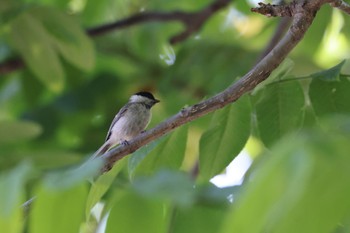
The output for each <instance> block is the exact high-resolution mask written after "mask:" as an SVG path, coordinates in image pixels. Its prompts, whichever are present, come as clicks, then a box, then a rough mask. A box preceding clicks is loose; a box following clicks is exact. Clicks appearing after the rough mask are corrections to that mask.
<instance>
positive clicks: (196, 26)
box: [0, 0, 231, 75]
mask: <svg viewBox="0 0 350 233" xmlns="http://www.w3.org/2000/svg"><path fill="white" fill-rule="evenodd" d="M230 1H231V0H214V2H212V3H211V4H210V5H208V6H207V7H205V8H203V9H202V10H199V11H197V12H182V11H173V12H169V13H165V12H143V13H139V14H135V15H133V16H131V17H129V18H126V19H122V20H119V21H116V22H113V23H109V24H104V25H101V26H98V27H94V28H90V29H87V30H86V33H87V34H88V35H89V36H91V37H95V36H100V35H104V34H106V33H109V32H111V31H114V30H120V29H123V28H127V27H131V26H134V25H136V24H141V23H147V22H156V21H159V22H169V21H179V22H182V23H183V24H184V25H185V30H184V31H182V32H180V33H179V34H177V35H174V36H173V37H171V38H170V40H169V41H170V43H171V44H176V43H179V42H182V41H184V40H186V39H187V38H188V37H190V36H191V35H193V34H194V33H195V32H197V31H199V30H200V29H201V27H202V26H203V24H204V23H205V22H206V21H207V20H208V19H209V18H210V17H211V16H212V15H213V14H215V13H216V12H217V11H219V10H221V9H223V8H225V7H226V6H227V5H228V4H229V3H230ZM24 66H25V64H24V62H23V61H22V60H21V59H19V58H16V59H12V60H9V61H5V62H3V63H0V75H4V74H7V73H10V72H12V71H15V70H17V69H21V68H23V67H24Z"/></svg>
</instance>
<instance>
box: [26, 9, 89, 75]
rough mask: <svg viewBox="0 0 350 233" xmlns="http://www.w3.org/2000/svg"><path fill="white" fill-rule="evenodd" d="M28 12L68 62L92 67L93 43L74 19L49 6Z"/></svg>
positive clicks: (87, 68)
mask: <svg viewBox="0 0 350 233" xmlns="http://www.w3.org/2000/svg"><path fill="white" fill-rule="evenodd" d="M30 14H31V15H32V16H33V17H35V18H37V19H38V20H39V21H40V22H41V23H42V24H43V26H44V27H45V30H46V31H47V33H48V35H49V36H50V38H51V40H52V44H53V45H55V46H56V48H57V49H58V52H59V53H60V54H61V55H62V56H63V57H64V58H65V59H66V60H67V61H68V62H70V63H72V64H73V65H75V66H77V67H78V68H80V69H83V70H87V71H88V70H91V69H92V68H93V66H94V64H95V56H94V48H93V44H92V42H91V40H90V38H89V37H88V36H87V35H86V33H85V32H84V31H83V30H82V28H81V27H80V26H79V25H78V23H77V22H76V20H74V19H73V18H72V17H71V16H69V15H66V14H64V13H62V12H61V11H59V10H57V9H55V8H49V7H36V8H32V9H31V10H30Z"/></svg>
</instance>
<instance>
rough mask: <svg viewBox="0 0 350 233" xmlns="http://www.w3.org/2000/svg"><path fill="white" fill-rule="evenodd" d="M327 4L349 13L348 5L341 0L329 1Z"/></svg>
mask: <svg viewBox="0 0 350 233" xmlns="http://www.w3.org/2000/svg"><path fill="white" fill-rule="evenodd" d="M329 5H331V6H332V7H335V8H338V9H339V10H342V11H344V12H345V13H347V14H350V5H349V4H348V3H346V2H344V1H342V0H334V1H332V2H330V3H329Z"/></svg>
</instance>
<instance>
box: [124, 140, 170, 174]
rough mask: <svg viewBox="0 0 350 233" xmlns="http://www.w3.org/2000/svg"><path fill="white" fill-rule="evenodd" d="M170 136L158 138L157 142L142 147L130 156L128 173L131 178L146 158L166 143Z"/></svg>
mask: <svg viewBox="0 0 350 233" xmlns="http://www.w3.org/2000/svg"><path fill="white" fill-rule="evenodd" d="M168 137H169V136H165V137H161V138H158V139H157V140H155V141H152V142H151V143H149V144H147V145H145V146H143V147H141V149H139V150H137V151H136V152H134V153H133V154H132V155H130V157H129V160H128V172H129V176H130V177H133V176H134V175H135V171H136V169H137V167H138V166H139V165H140V164H141V163H142V161H143V160H144V159H145V158H146V156H147V155H148V154H149V153H151V152H152V151H153V150H154V149H155V148H156V147H157V146H158V145H159V144H160V143H162V142H164V141H165V139H167V138H168Z"/></svg>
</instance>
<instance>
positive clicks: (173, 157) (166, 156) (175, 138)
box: [129, 126, 187, 176]
mask: <svg viewBox="0 0 350 233" xmlns="http://www.w3.org/2000/svg"><path fill="white" fill-rule="evenodd" d="M186 142H187V126H183V127H180V128H178V129H176V130H175V131H174V132H173V133H172V134H170V136H167V137H166V138H165V139H164V141H162V142H160V144H159V145H158V146H157V147H156V148H155V149H153V150H151V151H150V153H149V154H147V156H146V157H145V158H144V159H143V160H142V161H141V162H140V163H139V164H138V166H137V167H136V169H135V171H134V172H132V170H133V168H132V167H131V169H129V171H131V172H132V173H131V174H130V175H131V176H135V175H136V174H137V175H141V174H142V175H144V174H152V173H154V172H155V171H157V170H160V169H163V168H173V169H178V168H179V167H180V166H181V164H182V161H183V158H184V156H185V150H186Z"/></svg>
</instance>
